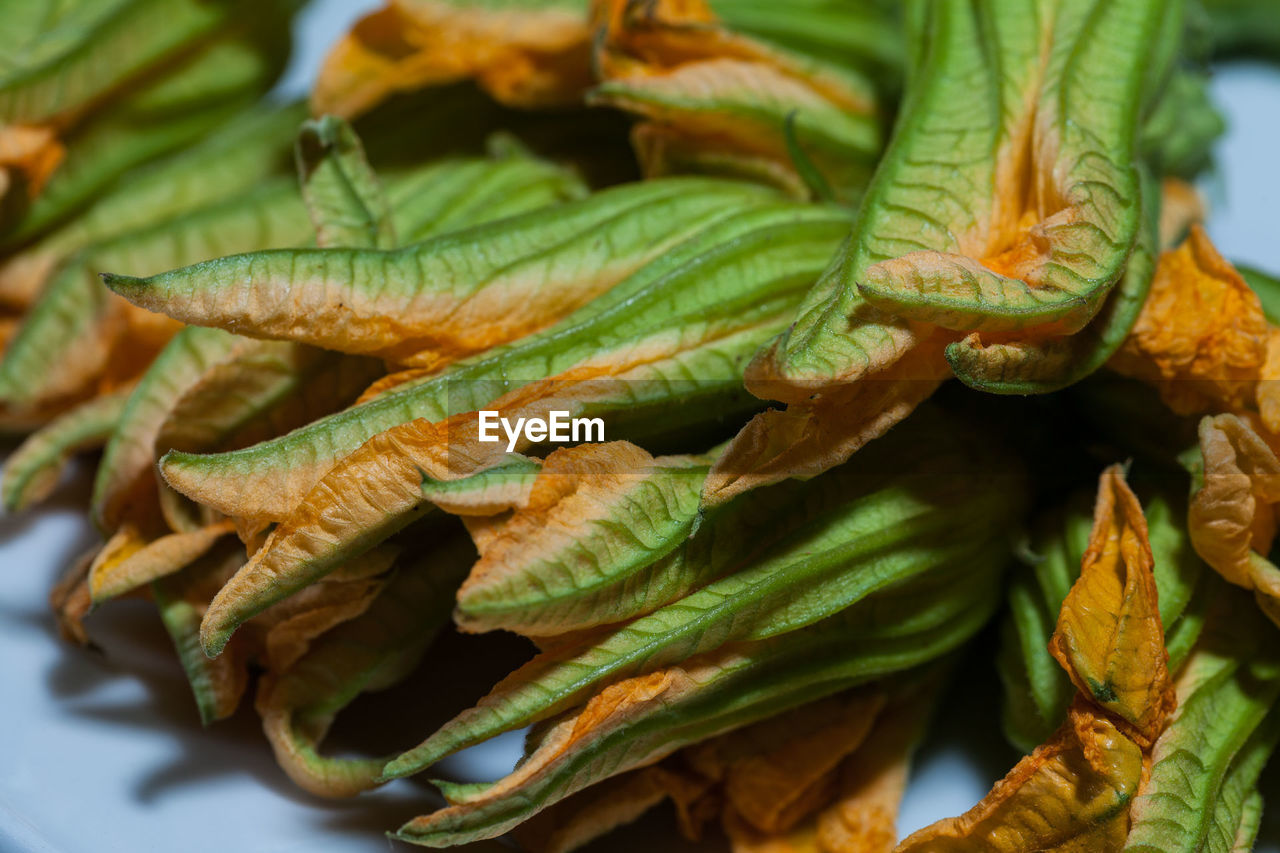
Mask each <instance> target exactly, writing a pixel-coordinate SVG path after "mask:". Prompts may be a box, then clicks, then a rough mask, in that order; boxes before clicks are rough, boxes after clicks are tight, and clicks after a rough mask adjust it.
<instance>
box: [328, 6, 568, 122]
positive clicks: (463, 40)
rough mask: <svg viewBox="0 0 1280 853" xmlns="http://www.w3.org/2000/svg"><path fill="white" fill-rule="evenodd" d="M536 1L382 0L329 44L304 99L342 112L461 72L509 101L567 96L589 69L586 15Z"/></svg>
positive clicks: (545, 102) (537, 103) (529, 102)
mask: <svg viewBox="0 0 1280 853" xmlns="http://www.w3.org/2000/svg"><path fill="white" fill-rule="evenodd" d="M539 5H542V6H543V8H524V9H522V8H518V7H516V6H515V5H514V4H513V5H512V6H511V7H508V8H497V9H494V8H485V7H483V6H481V7H474V6H470V5H469V4H466V3H459V2H457V0H392V2H390V3H388V4H387V6H386V7H385V8H383V9H381V10H379V11H377V12H374V13H373V14H371V15H368V16H367V17H365V18H363V19H362V20H360V21H359V22H358V23H357V24H356V25H355V27H354V28H352V30H351V32H350V33H348V34H347V35H346V36H345V37H344V38H343V39H342V40H341V41H340V42H339V43H338V45H337V46H336V47H335V48H334V49H333V51H332V52H331V53H330V54H329V56H328V58H327V59H326V60H325V63H324V66H323V67H322V68H321V70H320V76H319V78H318V79H317V81H316V85H315V89H314V90H313V92H312V96H311V102H312V107H313V109H314V111H315V112H316V113H317V114H319V113H334V114H336V115H340V116H344V117H347V118H350V117H352V116H355V115H359V114H360V113H363V112H365V111H367V110H369V109H370V108H372V107H373V106H375V105H376V104H378V103H379V102H381V101H383V100H385V99H386V98H387V97H389V96H390V95H392V94H394V93H396V92H408V91H414V90H416V89H422V88H426V87H428V86H439V85H443V84H446V83H452V82H455V81H458V80H464V79H475V80H476V81H477V82H478V83H479V84H480V86H481V87H482V88H484V89H485V90H486V91H488V92H489V93H490V94H491V95H493V96H494V97H495V98H496V99H497V100H499V101H502V102H503V103H507V104H511V105H513V106H521V107H546V106H554V105H561V104H572V103H575V102H577V101H578V100H579V99H580V96H581V93H582V92H583V90H585V88H586V87H587V86H588V85H589V83H590V79H591V75H590V67H589V66H590V63H589V60H588V43H589V41H590V39H589V34H588V30H587V21H586V16H585V15H583V14H581V13H580V12H577V11H575V10H574V8H573V4H571V3H569V4H562V5H560V6H556V5H554V4H539Z"/></svg>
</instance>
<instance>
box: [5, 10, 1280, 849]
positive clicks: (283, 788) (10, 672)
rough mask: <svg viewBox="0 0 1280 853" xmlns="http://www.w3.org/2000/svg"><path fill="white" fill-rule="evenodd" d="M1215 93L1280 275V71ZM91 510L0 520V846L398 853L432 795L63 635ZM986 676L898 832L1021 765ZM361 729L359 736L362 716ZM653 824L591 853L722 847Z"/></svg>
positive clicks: (169, 666)
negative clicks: (367, 773)
mask: <svg viewBox="0 0 1280 853" xmlns="http://www.w3.org/2000/svg"><path fill="white" fill-rule="evenodd" d="M374 5H376V4H375V3H373V2H364V0H361V2H354V0H346V2H344V0H332V2H326V0H321V1H320V2H316V3H313V5H312V8H310V9H309V10H308V12H307V14H306V15H305V16H304V17H303V18H302V19H301V20H300V23H299V26H300V31H301V33H302V36H303V48H304V49H303V51H302V52H301V56H300V57H299V59H298V61H296V62H295V63H294V64H293V66H291V68H290V71H289V72H288V75H287V79H286V82H285V84H284V85H285V88H286V89H289V90H291V91H293V92H300V91H303V90H305V87H306V83H307V81H308V80H309V79H310V76H311V75H312V74H313V73H314V69H315V67H316V65H317V63H318V61H319V57H320V56H321V55H322V52H323V46H324V45H326V44H328V43H330V42H331V41H332V39H333V38H334V37H335V36H336V35H337V34H338V33H340V32H342V31H343V30H344V29H345V27H346V26H347V24H348V22H349V21H350V20H352V19H353V18H354V17H355V16H356V15H357V14H358V13H359V11H360V10H361V9H365V8H370V7H372V6H374ZM1215 93H1216V94H1217V96H1218V99H1219V103H1221V104H1222V105H1223V107H1224V108H1225V110H1226V111H1227V113H1228V115H1229V118H1230V121H1231V125H1232V129H1231V133H1230V135H1229V136H1228V138H1227V139H1226V141H1225V142H1224V144H1223V145H1222V146H1221V147H1220V149H1219V152H1220V160H1221V163H1222V167H1221V170H1220V174H1219V175H1218V176H1216V177H1214V178H1211V179H1210V180H1209V181H1208V182H1207V183H1206V186H1207V189H1208V191H1209V193H1210V198H1211V200H1212V202H1213V204H1214V207H1215V213H1214V215H1213V217H1212V219H1211V224H1210V232H1211V234H1212V236H1213V238H1214V240H1215V241H1216V242H1217V244H1218V246H1219V247H1220V248H1221V249H1222V251H1223V252H1224V254H1226V255H1227V256H1228V257H1230V258H1233V259H1236V260H1242V261H1247V262H1249V263H1253V264H1256V265H1258V266H1260V267H1262V268H1264V269H1271V270H1280V228H1278V226H1277V221H1278V212H1280V163H1277V157H1278V155H1277V153H1276V152H1277V150H1278V149H1277V146H1276V140H1277V139H1280V73H1277V72H1275V71H1273V70H1271V69H1267V68H1264V67H1261V66H1239V67H1234V68H1231V69H1228V70H1224V71H1221V72H1220V74H1219V78H1218V80H1217V83H1216V85H1215ZM86 500H87V484H86V482H85V476H84V470H83V469H81V472H80V476H79V477H78V479H77V480H76V481H75V482H73V483H71V484H69V485H68V486H67V487H66V488H65V489H63V490H62V491H61V492H60V493H59V495H58V496H57V498H56V500H55V501H54V503H53V505H51V506H49V507H47V508H45V509H43V510H41V511H39V512H37V513H34V514H32V515H30V516H27V517H22V518H0V851H5V853H8V851H57V853H107V851H121V853H135V851H137V850H140V849H156V850H183V851H189V853H200V852H201V851H210V853H212V851H218V853H228V851H237V853H238V851H253V853H259V851H261V852H262V853H285V851H298V852H299V853H302V851H306V853H313V851H316V850H324V851H326V853H342V851H379V850H386V849H388V847H389V846H398V845H392V844H391V843H390V842H388V841H387V840H386V839H385V838H383V836H382V832H383V831H385V830H388V829H393V828H394V827H396V826H398V825H399V824H400V823H401V822H402V821H403V820H405V819H407V818H408V817H411V816H412V815H414V814H416V813H417V812H418V811H421V810H424V809H426V808H429V807H430V804H431V802H432V800H431V794H430V792H429V790H428V789H427V788H426V787H425V786H423V785H422V784H420V783H415V782H411V781H402V782H398V783H396V784H394V785H391V786H388V787H387V788H385V789H383V790H381V791H378V792H376V793H374V794H371V795H368V796H365V797H361V798H358V799H357V800H355V801H345V802H330V801H322V800H319V799H317V798H314V797H311V796H308V795H306V794H304V793H302V792H300V791H298V790H297V789H296V788H294V787H293V786H292V785H291V784H290V783H289V781H288V780H287V779H286V778H285V777H284V775H283V774H282V773H281V772H280V771H279V770H278V769H277V768H276V766H275V763H274V762H273V760H272V758H271V755H270V751H269V749H268V747H267V745H266V743H265V741H264V740H263V739H262V735H261V732H260V730H259V729H258V725H257V721H256V718H255V717H254V715H253V713H252V710H251V709H248V708H244V709H242V710H241V713H239V714H238V715H237V716H236V717H235V718H233V719H232V720H230V721H227V722H225V723H221V724H219V725H217V726H214V727H212V728H211V729H209V730H203V729H201V727H200V725H199V722H198V720H197V717H196V714H195V709H194V706H193V705H192V701H191V697H190V694H189V692H188V688H187V685H186V681H185V680H184V678H183V675H182V672H181V670H180V669H179V668H178V665H177V662H176V660H175V659H174V658H173V655H172V654H171V652H170V651H169V648H168V641H167V639H166V637H165V635H164V632H163V630H162V629H161V627H160V623H159V619H158V617H157V616H156V614H155V612H154V610H153V609H152V608H151V607H150V606H149V605H147V604H145V603H142V602H123V603H120V604H116V605H113V606H112V607H110V608H105V609H104V610H103V611H102V612H101V613H99V614H95V615H94V617H93V620H92V622H91V625H90V627H91V632H92V633H93V635H94V637H95V639H96V640H97V641H98V642H99V643H100V644H101V645H102V646H103V648H104V649H105V651H106V653H105V654H104V655H99V654H95V653H92V652H88V651H84V650H77V649H72V648H69V647H67V646H65V645H63V644H61V643H60V642H59V641H58V640H57V637H56V634H55V631H54V628H53V620H52V618H51V617H50V615H49V613H48V609H47V607H46V604H45V599H46V596H47V594H48V590H49V588H50V586H51V585H52V583H53V581H54V579H55V578H56V576H57V574H58V573H59V571H60V570H61V567H62V566H63V565H65V564H66V563H67V561H69V560H70V559H71V558H72V557H73V556H74V555H75V554H77V553H79V552H80V551H82V550H83V549H84V548H86V547H88V546H89V545H90V544H91V543H92V542H93V535H92V533H91V532H90V530H89V527H88V525H87V524H86V523H85V521H84V520H83V515H82V512H81V510H80V507H82V506H84V504H85V502H86ZM500 646H501V644H499V646H498V647H493V648H487V647H486V648H485V649H482V650H481V651H482V653H483V656H482V657H481V658H479V659H471V660H455V661H453V663H454V668H453V671H452V673H451V674H448V675H445V674H442V675H441V676H440V678H441V680H440V681H438V682H435V681H434V680H433V682H428V683H439V684H443V685H445V686H444V687H442V688H426V687H425V685H424V684H423V683H419V684H418V685H416V686H415V685H410V686H408V687H406V688H401V689H400V690H399V691H398V692H396V693H393V694H392V695H391V696H390V697H387V698H384V699H383V700H380V702H383V703H390V702H392V701H399V702H401V703H402V707H404V708H405V715H404V720H403V722H404V733H399V732H396V733H392V732H382V734H385V735H386V736H387V738H388V739H392V740H393V742H401V743H403V739H402V738H403V737H404V736H412V735H413V734H414V733H422V732H425V731H426V730H427V729H428V724H429V721H430V718H431V717H432V716H438V715H439V714H440V713H442V712H443V711H442V709H441V708H440V707H439V704H440V701H442V700H441V698H440V697H438V696H436V695H435V693H434V691H435V690H437V689H438V690H440V691H442V692H445V691H452V694H453V695H451V697H450V701H451V704H457V703H458V702H461V701H465V700H466V696H465V695H463V694H467V693H474V692H475V691H476V690H478V689H480V685H481V684H482V683H483V681H484V678H485V676H486V674H487V672H489V671H495V670H497V669H500V668H501V665H502V660H501V657H502V656H501V654H499V652H500V651H501V648H500ZM981 672H983V673H985V674H984V675H980V676H978V677H976V678H975V680H974V681H973V682H970V683H967V686H966V687H965V688H961V689H957V690H953V696H952V697H950V698H949V699H948V701H947V702H946V703H944V707H945V708H946V712H945V713H944V714H943V715H941V716H942V718H941V719H940V720H939V721H938V723H937V726H936V731H935V732H934V734H933V736H932V737H931V738H930V741H929V742H928V743H927V744H926V746H925V747H924V749H923V750H922V752H921V755H920V759H919V761H918V763H917V769H916V772H915V775H914V780H913V782H912V785H911V788H910V790H909V791H908V793H907V797H906V801H905V802H904V804H903V809H902V815H901V820H900V829H901V831H902V832H903V833H906V832H910V831H912V830H914V829H917V828H919V827H921V826H924V825H927V824H928V823H931V822H932V821H934V820H936V819H937V818H940V817H944V816H948V815H954V814H959V813H960V812H962V811H964V810H965V809H967V808H969V807H970V806H971V805H972V804H973V803H974V802H975V801H976V800H977V799H979V798H980V797H981V796H982V794H984V793H985V792H986V790H987V789H988V788H989V787H990V785H991V783H992V782H994V781H995V780H996V779H998V778H999V777H1000V776H1002V775H1003V774H1004V773H1005V771H1006V770H1008V768H1009V767H1010V766H1012V763H1013V761H1014V760H1016V756H1015V755H1014V753H1013V752H1012V750H1011V749H1009V747H1008V746H1006V745H1005V744H1004V743H1003V742H1002V741H1001V739H1000V735H999V723H998V720H997V718H996V713H997V706H998V684H997V682H996V681H995V676H994V672H993V670H992V669H991V668H990V667H989V666H988V667H986V668H985V669H981ZM446 679H447V680H446ZM419 682H426V679H419ZM383 707H384V708H385V705H383ZM432 708H434V709H435V710H434V711H433V710H432ZM346 728H347V729H353V728H354V729H356V730H359V728H360V726H359V720H356V721H354V722H352V721H350V720H349V721H347V723H346ZM369 728H373V727H369ZM397 735H400V736H401V740H399V741H395V737H396V736H397ZM518 748H519V743H518V739H517V738H514V737H507V738H504V739H500V740H499V742H497V743H494V744H490V745H486V747H485V748H483V749H479V750H473V751H472V752H471V753H468V754H467V755H466V756H465V760H463V761H458V762H455V763H454V764H453V766H452V767H451V768H450V769H451V770H452V771H453V772H454V773H455V774H456V775H458V776H460V777H463V778H474V779H482V778H493V777H495V776H498V775H500V774H501V773H502V772H504V771H505V770H506V769H507V767H509V766H510V763H511V762H512V761H513V760H514V758H515V755H516V753H517V751H518ZM1277 781H1280V770H1277V769H1275V768H1273V769H1272V770H1271V771H1269V772H1268V773H1267V774H1266V775H1264V778H1263V785H1262V788H1263V793H1264V795H1270V794H1275V795H1277V796H1280V785H1277V784H1276V782H1277ZM1268 799H1269V800H1271V799H1272V797H1270V796H1269V797H1268ZM1277 814H1280V807H1277V808H1276V809H1274V810H1268V812H1267V815H1268V817H1264V825H1263V836H1262V844H1261V845H1260V847H1259V849H1260V850H1265V851H1280V844H1278V843H1277V842H1278V841H1280V817H1277ZM643 827H644V830H645V831H644V832H635V831H633V832H631V833H628V834H627V838H628V839H629V840H628V842H627V843H626V844H625V845H624V844H622V843H620V842H619V841H618V840H617V839H607V840H606V841H604V842H602V843H598V844H597V845H595V846H594V847H593V849H595V850H597V851H606V850H610V851H616V850H619V849H636V850H642V849H652V845H653V843H654V841H655V839H658V838H661V839H662V845H663V846H664V847H665V848H667V849H668V850H669V851H670V853H677V851H680V850H686V849H707V848H694V847H693V846H690V845H685V844H683V843H681V842H679V841H676V840H674V839H673V840H671V841H668V840H667V839H668V838H670V834H671V823H670V821H669V819H667V818H666V817H663V816H662V815H659V816H656V817H654V818H650V819H648V820H647V821H646V823H645V824H644V825H643ZM708 847H709V849H716V847H715V846H711V845H708ZM401 849H405V850H407V849H409V848H407V847H404V848H401ZM471 849H506V848H503V847H502V846H500V845H498V844H490V845H482V846H478V847H475V848H471Z"/></svg>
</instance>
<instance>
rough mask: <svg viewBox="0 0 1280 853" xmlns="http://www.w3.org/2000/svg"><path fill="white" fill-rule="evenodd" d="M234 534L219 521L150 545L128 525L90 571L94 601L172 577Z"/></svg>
mask: <svg viewBox="0 0 1280 853" xmlns="http://www.w3.org/2000/svg"><path fill="white" fill-rule="evenodd" d="M234 530H235V528H234V526H233V525H232V523H231V522H230V521H219V522H216V523H214V524H210V525H208V526H206V527H203V528H201V529H199V530H193V531H190V532H184V533H172V534H170V535H168V536H161V537H160V538H159V539H156V540H154V541H147V540H146V539H144V538H142V537H140V536H139V535H138V531H137V530H136V528H134V527H133V526H132V525H125V526H124V527H122V528H121V529H120V531H119V532H117V533H116V534H115V535H114V536H112V537H111V539H110V540H108V542H107V544H106V545H105V546H104V547H103V549H102V552H101V554H100V555H99V557H98V559H96V560H94V563H93V567H92V568H91V569H90V570H89V590H90V591H91V592H92V593H93V600H94V601H95V602H101V601H105V600H107V599H109V598H114V597H116V596H118V595H123V594H125V593H126V592H129V591H131V590H134V589H137V588H138V587H140V586H143V585H145V584H148V583H150V582H151V581H153V580H156V579H157V578H162V577H164V576H166V575H171V574H173V573H174V572H176V571H179V570H180V569H183V568H185V567H186V566H189V565H191V563H193V562H195V561H196V560H197V559H198V558H199V557H201V556H203V555H204V554H206V553H207V552H208V551H209V549H210V548H212V547H213V546H214V543H216V542H217V541H218V540H219V539H221V538H222V537H223V536H226V535H228V534H230V533H232V532H234Z"/></svg>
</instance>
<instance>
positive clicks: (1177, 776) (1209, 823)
mask: <svg viewBox="0 0 1280 853" xmlns="http://www.w3.org/2000/svg"><path fill="white" fill-rule="evenodd" d="M1242 599H1243V600H1242ZM1216 604H1217V607H1216V609H1215V610H1214V612H1212V613H1211V614H1210V618H1209V625H1208V626H1207V628H1206V632H1205V634H1204V635H1203V636H1202V640H1201V646H1200V648H1198V649H1197V650H1196V652H1195V653H1194V655H1193V656H1192V658H1191V661H1190V662H1189V664H1188V668H1187V671H1186V672H1185V673H1184V674H1183V676H1182V677H1181V678H1180V679H1179V684H1178V700H1179V706H1178V710H1177V713H1176V715H1175V716H1174V718H1173V720H1172V721H1171V722H1170V723H1169V726H1168V728H1167V729H1165V732H1164V734H1162V735H1161V736H1160V739H1159V740H1158V741H1157V742H1156V745H1155V747H1154V751H1153V753H1152V760H1153V763H1152V767H1151V779H1150V781H1149V783H1148V784H1147V785H1146V787H1145V788H1144V790H1143V793H1142V795H1141V796H1139V797H1138V798H1137V799H1136V800H1134V804H1133V814H1132V821H1133V828H1132V829H1131V831H1130V834H1129V841H1128V844H1127V845H1126V847H1125V850H1126V851H1130V853H1140V851H1141V853H1146V851H1161V853H1171V851H1182V850H1186V851H1192V850H1207V849H1213V850H1230V849H1231V847H1230V846H1229V845H1230V844H1231V843H1233V842H1234V840H1235V836H1236V834H1237V832H1238V830H1239V826H1240V821H1241V820H1242V818H1243V806H1244V803H1243V800H1244V797H1245V795H1246V794H1247V793H1248V792H1249V791H1250V790H1251V789H1252V788H1253V785H1254V782H1255V780H1256V778H1257V774H1258V772H1259V771H1260V770H1261V768H1262V764H1263V763H1265V760H1266V757H1267V755H1268V754H1269V753H1270V751H1271V750H1272V749H1273V748H1274V746H1275V742H1276V738H1277V736H1280V727H1277V725H1276V724H1275V722H1274V720H1275V719H1276V718H1275V715H1271V721H1268V722H1265V723H1264V719H1266V718H1267V717H1268V712H1269V710H1270V708H1271V706H1272V704H1273V703H1274V702H1275V700H1276V698H1277V697H1280V657H1278V656H1277V654H1276V651H1275V643H1274V642H1272V641H1271V633H1272V630H1273V629H1272V626H1271V625H1270V624H1269V623H1267V621H1266V620H1265V619H1264V618H1263V617H1262V616H1261V614H1259V613H1257V611H1256V608H1254V607H1253V606H1252V602H1250V601H1249V600H1248V599H1247V598H1245V597H1244V595H1243V594H1242V593H1239V592H1237V591H1235V590H1224V591H1223V592H1222V595H1221V598H1220V599H1219V600H1218V601H1217V602H1216ZM1236 815H1240V817H1236ZM1219 821H1223V822H1224V823H1225V824H1227V825H1226V826H1223V827H1219V826H1218V822H1219Z"/></svg>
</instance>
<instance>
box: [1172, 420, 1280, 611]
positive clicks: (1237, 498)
mask: <svg viewBox="0 0 1280 853" xmlns="http://www.w3.org/2000/svg"><path fill="white" fill-rule="evenodd" d="M1200 452H1201V455H1202V456H1203V459H1204V478H1203V482H1202V483H1201V484H1200V486H1199V488H1197V489H1196V491H1195V493H1194V494H1193V495H1192V497H1191V506H1190V508H1189V510H1188V513H1187V524H1188V528H1189V531H1190V534H1191V544H1192V546H1193V547H1194V548H1195V550H1196V553H1197V554H1199V555H1200V557H1201V558H1202V559H1203V560H1204V561H1205V562H1206V563H1208V564H1209V565H1210V566H1212V567H1213V569H1214V570H1215V571H1216V572H1217V573H1218V574H1220V575H1222V577H1224V578H1226V579H1227V580H1228V581H1230V582H1231V583H1233V584H1235V585H1237V586H1241V587H1244V588H1245V589H1252V590H1256V591H1257V594H1258V600H1259V603H1260V604H1261V605H1262V607H1263V610H1264V611H1265V612H1266V613H1267V615H1268V616H1269V617H1271V618H1272V619H1276V618H1277V616H1280V607H1278V606H1277V602H1278V601H1280V569H1277V568H1276V567H1275V566H1274V565H1273V564H1272V563H1271V562H1270V561H1269V560H1267V558H1266V556H1265V555H1267V554H1269V553H1270V551H1271V544H1272V541H1273V540H1274V538H1275V534H1276V511H1275V506H1276V504H1278V503H1280V459H1277V458H1276V454H1275V452H1274V451H1273V450H1272V449H1271V447H1270V446H1269V445H1268V444H1267V442H1266V441H1264V440H1263V439H1262V438H1261V437H1260V436H1259V435H1258V434H1257V433H1256V432H1255V431H1254V430H1253V428H1252V427H1250V426H1249V424H1248V423H1246V422H1245V421H1244V420H1243V419H1241V418H1238V417H1236V416H1235V415H1218V416H1217V417H1212V418H1205V419H1204V420H1202V421H1201V422H1200Z"/></svg>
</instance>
